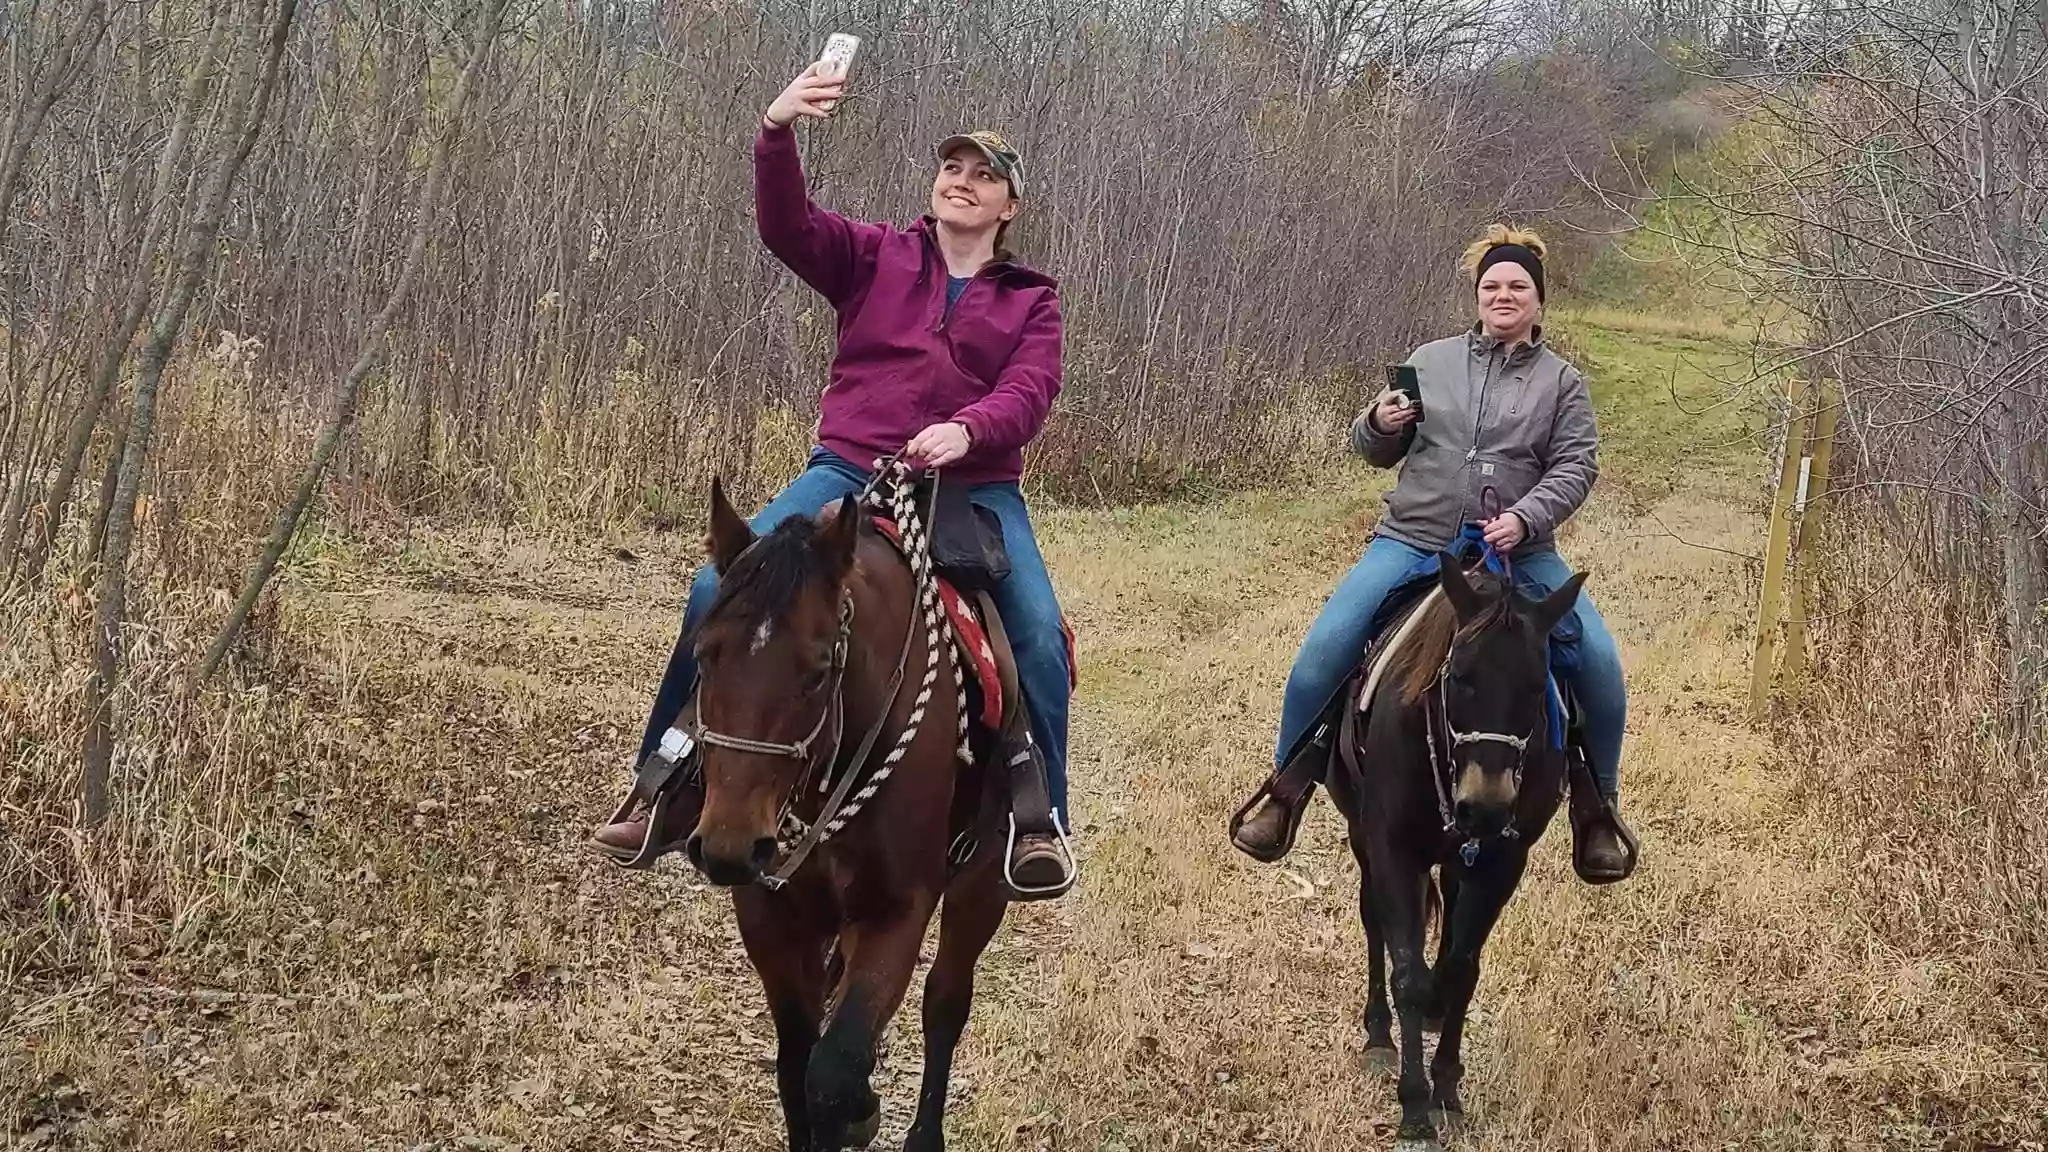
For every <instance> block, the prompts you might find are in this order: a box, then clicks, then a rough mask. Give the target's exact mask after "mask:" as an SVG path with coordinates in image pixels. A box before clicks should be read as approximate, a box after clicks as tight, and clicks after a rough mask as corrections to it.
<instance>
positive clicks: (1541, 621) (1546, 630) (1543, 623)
mask: <svg viewBox="0 0 2048 1152" xmlns="http://www.w3.org/2000/svg"><path fill="white" fill-rule="evenodd" d="M1585 582H1586V573H1584V572H1577V573H1574V574H1573V575H1572V578H1571V579H1569V580H1567V581H1565V582H1564V586H1563V587H1561V588H1559V589H1558V590H1557V591H1555V592H1552V593H1551V594H1550V595H1548V596H1545V597H1544V598H1543V599H1542V600H1541V601H1539V602H1538V603H1537V605H1536V608H1535V611H1533V612H1532V613H1530V616H1531V619H1532V620H1533V621H1534V623H1535V624H1536V627H1537V633H1536V634H1537V635H1538V636H1548V635H1550V630H1551V629H1553V628H1555V627H1557V623H1558V621H1560V620H1563V619H1564V618H1565V617H1566V616H1569V615H1571V611H1572V609H1574V608H1576V607H1578V606H1579V586H1580V585H1582V584H1584V583H1585Z"/></svg>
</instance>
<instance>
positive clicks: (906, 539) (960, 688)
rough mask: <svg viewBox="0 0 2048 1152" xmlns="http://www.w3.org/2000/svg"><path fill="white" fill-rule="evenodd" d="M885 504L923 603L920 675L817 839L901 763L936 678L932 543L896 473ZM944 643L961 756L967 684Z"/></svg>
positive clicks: (939, 623)
mask: <svg viewBox="0 0 2048 1152" xmlns="http://www.w3.org/2000/svg"><path fill="white" fill-rule="evenodd" d="M868 499H869V501H870V502H872V503H873V504H875V505H876V506H877V507H880V506H883V503H882V501H881V500H880V499H879V498H878V497H877V496H875V495H871V496H869V497H868ZM886 506H887V507H888V509H889V512H890V515H891V516H893V517H894V518H895V521H896V528H897V531H898V533H899V534H900V535H901V537H902V540H903V553H904V556H905V558H907V559H908V560H909V562H910V573H911V579H912V580H913V582H914V583H915V584H916V587H917V593H918V601H919V603H920V604H922V605H923V607H924V627H925V664H924V679H923V680H922V681H920V682H919V684H918V688H917V699H916V701H915V702H913V703H912V705H911V708H910V716H909V717H908V718H907V719H906V720H905V721H904V724H903V731H902V732H901V733H900V734H899V735H898V736H897V737H896V744H895V746H894V747H892V748H890V749H889V754H888V755H887V756H885V757H883V758H882V763H881V766H880V767H878V768H876V769H875V774H874V776H873V777H872V778H871V779H869V780H868V782H867V783H866V784H864V785H862V786H861V788H860V790H859V791H857V792H855V793H854V794H853V795H852V796H850V797H848V798H847V801H846V803H845V805H844V806H842V807H841V808H840V809H839V811H837V812H835V813H833V815H832V819H831V820H830V821H829V822H827V823H826V825H825V831H824V834H823V835H822V836H820V837H819V841H820V842H821V843H822V842H823V841H826V840H830V839H831V838H832V837H833V836H834V835H835V834H837V833H838V832H839V831H841V830H842V829H844V828H845V827H846V825H847V823H848V822H849V821H851V820H852V819H853V818H854V817H855V816H858V815H860V813H861V809H862V808H863V807H865V806H866V805H867V802H868V801H869V800H872V799H874V796H875V794H876V793H877V792H879V791H881V789H882V785H883V784H885V783H887V782H888V780H889V777H890V775H891V774H893V773H894V772H895V771H896V765H897V764H899V763H901V762H902V760H903V757H904V755H905V754H906V753H908V752H909V751H910V745H911V742H912V741H914V740H916V739H917V733H918V731H919V729H920V728H922V727H923V725H924V714H925V709H926V708H927V706H929V705H930V704H931V699H932V689H933V687H934V686H935V685H936V684H937V682H938V678H939V648H940V645H941V643H942V639H943V637H944V635H945V629H947V628H949V627H950V625H949V624H946V623H945V620H944V613H943V612H942V610H941V609H940V607H939V585H938V581H937V580H936V579H934V578H933V577H932V547H931V536H930V534H929V532H928V526H927V525H926V524H925V523H924V521H923V520H922V519H921V518H920V517H919V516H918V514H917V501H916V500H915V499H914V498H913V496H912V494H911V487H910V485H908V484H906V483H904V482H903V477H902V476H901V475H900V474H898V475H896V476H894V477H893V483H892V484H891V485H890V493H889V498H888V502H887V505H886ZM944 646H945V648H946V651H947V654H948V655H949V656H950V657H951V660H950V663H951V665H952V672H953V685H954V698H955V699H956V700H957V701H958V704H959V706H958V708H957V709H956V710H955V715H956V716H957V717H958V720H959V722H958V725H957V728H958V732H957V733H956V735H957V736H958V739H959V745H958V748H957V749H956V751H957V753H958V755H959V756H960V758H961V759H963V760H965V759H967V757H968V747H967V685H966V680H965V678H964V677H963V676H962V674H961V670H960V652H959V649H958V648H957V647H956V646H954V645H953V644H952V643H950V642H945V644H944ZM891 703H893V701H892V702H891ZM847 771H849V772H858V771H860V765H858V764H854V765H849V766H848V768H847ZM820 786H821V787H822V786H823V781H820Z"/></svg>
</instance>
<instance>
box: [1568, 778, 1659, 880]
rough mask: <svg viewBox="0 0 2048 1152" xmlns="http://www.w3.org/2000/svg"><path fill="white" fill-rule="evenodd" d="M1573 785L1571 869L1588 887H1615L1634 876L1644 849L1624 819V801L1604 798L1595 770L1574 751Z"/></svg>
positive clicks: (1617, 797)
mask: <svg viewBox="0 0 2048 1152" xmlns="http://www.w3.org/2000/svg"><path fill="white" fill-rule="evenodd" d="M1566 773H1567V775H1566V779H1567V780H1568V782H1569V784H1570V807H1569V812H1570V815H1571V824H1572V870H1573V871H1575V872H1577V873H1578V874H1579V879H1581V880H1584V881H1585V882H1586V883H1588V884H1612V883H1615V882H1616V881H1618V880H1626V879H1628V878H1629V877H1630V876H1631V875H1634V873H1635V870H1636V861H1637V860H1638V859H1639V858H1640V857H1641V855H1642V847H1641V845H1640V844H1639V843H1637V841H1636V835H1635V833H1634V832H1633V831H1631V830H1630V829H1629V826H1628V825H1627V824H1626V823H1624V822H1623V821H1622V819H1621V798H1620V797H1619V796H1606V795H1602V794H1601V792H1600V789H1599V787H1598V786H1597V785H1596V784H1595V783H1594V782H1593V772H1592V769H1591V768H1590V767H1589V766H1588V765H1587V764H1586V761H1585V758H1584V757H1583V756H1581V755H1579V754H1578V749H1577V748H1573V749H1572V750H1571V751H1570V753H1568V754H1567V758H1566Z"/></svg>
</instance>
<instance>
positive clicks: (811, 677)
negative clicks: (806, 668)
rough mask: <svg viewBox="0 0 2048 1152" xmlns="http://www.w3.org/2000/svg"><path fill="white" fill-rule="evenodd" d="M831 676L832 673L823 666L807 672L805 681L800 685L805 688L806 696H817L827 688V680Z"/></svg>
mask: <svg viewBox="0 0 2048 1152" xmlns="http://www.w3.org/2000/svg"><path fill="white" fill-rule="evenodd" d="M829 677H830V673H829V672H827V670H825V669H823V668H819V669H815V670H813V671H811V672H807V673H805V674H804V679H803V683H802V685H800V687H801V688H802V689H803V694H804V695H806V696H816V695H817V694H818V693H820V692H823V691H824V690H825V681H826V680H827V679H828V678H829Z"/></svg>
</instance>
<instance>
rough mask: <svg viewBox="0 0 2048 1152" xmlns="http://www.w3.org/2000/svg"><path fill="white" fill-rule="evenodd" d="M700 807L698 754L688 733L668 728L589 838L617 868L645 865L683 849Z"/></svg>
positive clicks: (700, 765) (701, 777) (702, 797)
mask: <svg viewBox="0 0 2048 1152" xmlns="http://www.w3.org/2000/svg"><path fill="white" fill-rule="evenodd" d="M650 798H651V799H650ZM703 811H704V782H703V776H702V755H701V753H700V752H699V751H698V749H697V747H696V745H695V742H693V741H692V740H691V739H690V738H689V736H688V735H686V734H685V733H683V732H681V731H679V730H677V729H675V728H671V729H669V730H668V731H667V732H665V733H663V734H662V740H661V744H660V746H659V747H657V748H656V749H655V750H654V751H653V752H651V753H649V754H648V756H647V760H646V761H645V762H644V763H643V764H642V765H641V766H640V771H639V772H638V773H636V774H635V775H634V777H633V786H632V787H631V788H630V789H628V790H627V792H626V798H625V799H624V800H622V801H620V802H619V806H618V808H617V809H615V810H614V811H613V812H612V815H611V819H610V820H609V821H607V822H606V823H605V824H604V826H603V827H601V828H599V829H598V830H597V831H595V832H593V833H591V835H590V842H591V844H592V845H593V846H594V847H595V848H596V849H597V850H598V851H599V852H601V853H603V854H604V855H605V856H607V857H609V858H611V860H612V861H613V862H614V863H617V864H619V865H621V866H623V867H627V868H651V867H653V866H654V862H655V861H656V860H658V859H660V858H661V857H663V856H666V855H668V854H669V853H670V852H680V851H682V850H683V845H684V844H685V843H686V842H688V840H689V838H690V833H692V832H694V831H696V828H697V820H698V817H700V816H701V815H703Z"/></svg>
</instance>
